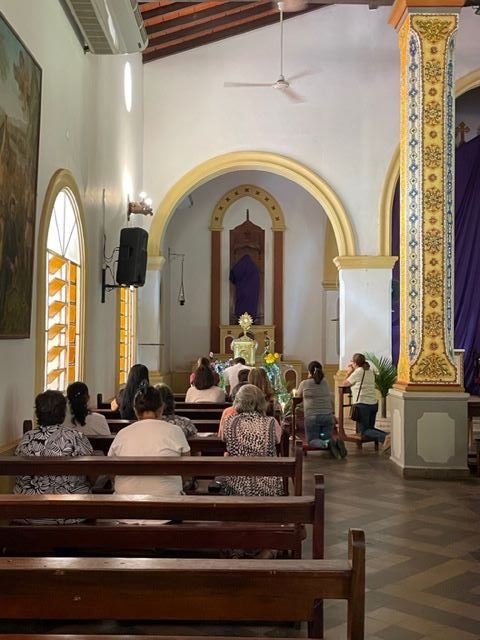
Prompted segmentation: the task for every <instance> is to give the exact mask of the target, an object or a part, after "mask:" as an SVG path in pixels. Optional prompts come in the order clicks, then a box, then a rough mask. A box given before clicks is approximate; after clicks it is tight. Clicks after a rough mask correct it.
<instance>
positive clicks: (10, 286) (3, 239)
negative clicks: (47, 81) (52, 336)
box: [0, 13, 42, 338]
mask: <svg viewBox="0 0 480 640" xmlns="http://www.w3.org/2000/svg"><path fill="white" fill-rule="evenodd" d="M41 87H42V71H41V69H40V67H39V66H38V64H37V63H36V61H35V59H34V58H33V56H32V55H31V53H30V52H29V51H28V49H27V48H26V47H25V45H24V44H23V42H22V41H21V40H20V39H19V37H18V36H17V34H16V33H15V31H13V29H12V28H11V26H10V25H9V24H8V22H7V21H6V20H5V18H4V16H3V15H2V14H1V13H0V338H28V337H30V316H31V309H32V279H33V259H34V249H35V211H36V204H37V172H38V145H39V138H40V106H41Z"/></svg>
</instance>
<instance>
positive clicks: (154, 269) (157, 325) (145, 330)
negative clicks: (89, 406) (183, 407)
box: [137, 256, 166, 384]
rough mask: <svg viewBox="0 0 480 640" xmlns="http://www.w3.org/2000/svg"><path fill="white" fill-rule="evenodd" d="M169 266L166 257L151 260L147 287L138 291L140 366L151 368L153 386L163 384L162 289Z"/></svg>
mask: <svg viewBox="0 0 480 640" xmlns="http://www.w3.org/2000/svg"><path fill="white" fill-rule="evenodd" d="M165 262H166V261H165V258H164V257H163V256H149V258H148V263H147V277H146V279H145V285H144V286H143V287H142V288H141V289H139V290H138V293H139V299H138V321H137V327H138V332H137V340H138V344H137V362H141V363H142V364H144V365H145V366H147V367H148V369H149V371H150V382H151V383H152V384H156V383H157V382H160V381H162V380H163V373H162V370H163V363H164V353H163V351H164V346H163V344H162V343H163V342H164V340H163V336H162V333H163V331H162V328H163V327H165V323H164V320H165V319H164V318H163V317H162V314H161V307H160V286H161V278H162V269H163V267H164V265H165ZM163 306H165V305H163Z"/></svg>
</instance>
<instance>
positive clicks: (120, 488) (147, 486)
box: [108, 386, 190, 496]
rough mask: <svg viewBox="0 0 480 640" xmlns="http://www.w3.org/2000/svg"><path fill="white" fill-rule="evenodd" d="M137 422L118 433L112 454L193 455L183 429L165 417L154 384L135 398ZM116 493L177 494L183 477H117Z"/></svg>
mask: <svg viewBox="0 0 480 640" xmlns="http://www.w3.org/2000/svg"><path fill="white" fill-rule="evenodd" d="M134 408H135V413H136V414H137V418H138V422H134V423H133V424H131V425H129V426H128V427H125V428H124V429H122V430H121V431H119V432H118V433H117V435H116V436H115V439H114V441H113V442H112V446H111V447H110V450H109V452H108V455H109V456H162V457H163V456H168V457H170V456H172V457H176V456H178V457H180V456H187V455H190V446H189V444H188V442H187V440H186V438H185V435H184V433H183V431H182V429H181V428H180V427H179V426H177V425H176V424H172V423H170V422H165V421H164V420H162V418H161V415H162V408H163V407H162V401H161V397H160V392H159V391H158V389H155V387H151V386H145V387H141V388H140V389H139V390H138V391H137V393H136V395H135V399H134ZM115 493H120V494H147V495H152V496H176V495H180V494H181V493H183V486H182V478H181V476H117V477H116V478H115Z"/></svg>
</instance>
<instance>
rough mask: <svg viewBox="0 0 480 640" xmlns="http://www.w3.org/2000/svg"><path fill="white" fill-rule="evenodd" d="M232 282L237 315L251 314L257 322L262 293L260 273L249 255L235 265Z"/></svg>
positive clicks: (231, 275) (231, 272) (232, 271)
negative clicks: (259, 300)
mask: <svg viewBox="0 0 480 640" xmlns="http://www.w3.org/2000/svg"><path fill="white" fill-rule="evenodd" d="M230 282H231V283H232V284H234V285H235V315H236V316H237V318H238V317H239V316H241V315H242V313H249V314H250V315H251V316H252V318H253V319H254V320H255V319H256V317H257V311H258V296H259V293H260V271H259V270H258V267H257V265H256V264H255V263H254V261H253V260H252V259H251V257H250V256H249V255H244V256H242V257H241V258H240V260H239V261H238V262H237V263H236V264H234V265H233V267H232V269H231V271H230Z"/></svg>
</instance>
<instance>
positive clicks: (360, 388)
mask: <svg viewBox="0 0 480 640" xmlns="http://www.w3.org/2000/svg"><path fill="white" fill-rule="evenodd" d="M364 378H365V369H364V370H363V376H362V381H361V382H360V386H359V387H358V393H357V402H358V399H359V397H360V391H361V390H362V384H363V379H364ZM357 402H356V403H355V404H357Z"/></svg>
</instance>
